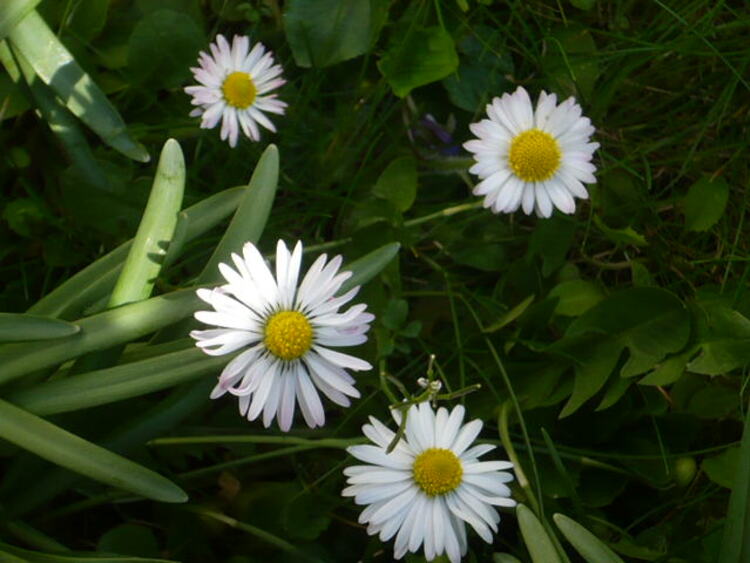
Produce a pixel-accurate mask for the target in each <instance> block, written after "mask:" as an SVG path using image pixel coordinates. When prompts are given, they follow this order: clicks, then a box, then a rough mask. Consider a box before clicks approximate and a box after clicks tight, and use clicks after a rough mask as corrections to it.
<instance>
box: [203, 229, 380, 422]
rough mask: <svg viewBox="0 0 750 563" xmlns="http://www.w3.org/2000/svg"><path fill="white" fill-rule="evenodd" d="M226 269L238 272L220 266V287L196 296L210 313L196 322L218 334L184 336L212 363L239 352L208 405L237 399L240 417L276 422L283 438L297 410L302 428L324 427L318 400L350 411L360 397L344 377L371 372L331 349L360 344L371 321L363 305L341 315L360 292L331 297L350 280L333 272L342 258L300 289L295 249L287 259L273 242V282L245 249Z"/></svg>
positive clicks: (321, 260) (311, 274)
mask: <svg viewBox="0 0 750 563" xmlns="http://www.w3.org/2000/svg"><path fill="white" fill-rule="evenodd" d="M232 261H233V262H234V266H235V268H236V269H235V268H232V267H231V266H228V265H227V264H219V270H220V271H221V274H222V275H223V276H224V279H225V280H226V282H227V283H226V284H224V285H222V286H220V287H217V288H215V289H199V290H198V292H197V293H198V297H200V298H201V299H202V300H203V301H205V302H206V303H208V304H209V305H211V307H213V309H214V310H213V311H198V312H197V313H195V318H196V319H198V320H199V321H201V322H203V323H206V324H208V325H214V326H215V327H217V328H211V329H208V330H194V331H192V332H191V333H190V336H192V337H193V338H195V339H196V340H197V342H196V346H198V347H199V348H201V349H202V350H203V351H204V352H205V353H206V354H210V355H212V356H220V355H222V354H229V353H232V352H235V351H237V350H240V349H243V348H244V349H245V350H244V351H243V352H242V353H240V354H239V355H238V356H236V357H235V358H233V359H232V361H230V362H229V363H228V364H227V366H226V367H225V368H224V371H223V372H222V373H221V376H220V377H219V382H218V384H217V385H216V387H215V388H214V390H213V391H212V392H211V398H212V399H216V398H218V397H221V396H222V395H224V394H225V393H230V394H232V395H236V396H237V397H238V398H239V407H240V414H241V415H242V416H245V417H247V419H248V420H255V419H256V418H258V417H259V416H260V415H261V414H262V415H263V424H264V425H265V426H266V427H268V426H269V425H270V424H271V421H272V420H273V418H274V416H275V417H276V419H277V421H278V424H279V427H280V428H281V429H282V430H283V431H285V432H286V431H287V430H289V428H290V427H291V425H292V419H293V418H294V409H295V403H296V404H298V405H299V408H300V410H301V411H302V416H303V417H304V419H305V422H306V423H307V425H308V426H310V427H311V428H315V427H316V426H322V425H323V424H324V422H325V413H324V411H323V404H322V403H321V400H320V396H319V393H323V395H325V396H326V397H328V398H329V399H330V400H331V401H333V402H334V403H336V404H337V405H341V406H344V407H348V406H349V404H350V402H349V397H359V391H357V389H355V388H354V386H353V384H354V378H352V376H351V375H349V373H347V371H346V370H347V369H351V370H355V371H360V370H369V369H372V366H371V365H370V364H369V363H367V362H366V361H364V360H361V359H359V358H356V357H354V356H350V355H348V354H344V353H341V352H336V351H334V350H332V349H331V347H336V348H337V347H341V346H356V345H358V344H362V343H363V342H365V341H366V340H367V336H366V333H367V331H368V330H369V329H370V324H369V323H370V322H372V320H373V319H374V318H375V317H374V316H373V315H371V314H370V313H366V312H365V309H366V308H367V305H364V304H359V305H353V306H352V307H349V308H348V309H347V310H346V311H343V312H339V309H340V308H341V307H342V306H343V305H345V304H346V303H348V302H349V301H351V300H352V298H353V297H354V296H355V295H356V294H357V291H359V286H357V287H355V288H353V289H351V290H349V291H347V292H346V293H344V294H342V295H339V296H336V293H337V292H338V291H339V289H340V288H341V285H342V284H343V283H344V282H345V281H346V280H347V279H349V278H350V277H351V275H352V273H351V272H339V268H340V266H341V256H336V257H335V258H333V259H332V260H330V261H328V262H327V261H326V255H325V254H323V255H321V256H319V257H318V259H317V260H315V262H313V264H312V266H310V269H309V270H308V271H307V273H306V274H305V276H304V278H303V279H302V282H301V283H299V284H298V283H297V282H298V279H299V275H300V264H301V261H302V243H301V242H298V243H297V245H296V246H295V247H294V251H293V252H292V253H290V252H289V250H287V247H286V245H285V244H284V243H283V242H282V241H279V242H278V245H277V247H276V276H275V277H274V275H273V274H272V273H271V271H270V270H269V268H268V266H267V265H266V262H265V261H264V260H263V257H262V256H261V254H260V252H258V249H257V248H255V246H254V245H253V244H251V243H247V244H245V246H244V247H243V249H242V256H240V255H238V254H232Z"/></svg>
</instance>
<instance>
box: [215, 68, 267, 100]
mask: <svg viewBox="0 0 750 563" xmlns="http://www.w3.org/2000/svg"><path fill="white" fill-rule="evenodd" d="M221 91H222V93H223V94H224V100H225V101H226V102H227V103H228V104H229V105H230V106H232V107H236V108H238V109H245V108H247V107H250V106H251V105H252V103H253V102H254V101H255V96H256V94H257V93H258V90H257V88H256V87H255V83H254V82H253V79H252V78H250V75H249V74H248V73H246V72H233V73H232V74H230V75H229V76H227V77H226V78H225V79H224V84H222V85H221Z"/></svg>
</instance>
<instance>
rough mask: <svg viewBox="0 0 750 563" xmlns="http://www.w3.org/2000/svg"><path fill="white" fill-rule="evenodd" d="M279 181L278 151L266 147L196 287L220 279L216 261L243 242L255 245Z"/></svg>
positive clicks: (269, 146) (223, 257)
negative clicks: (240, 201)
mask: <svg viewBox="0 0 750 563" xmlns="http://www.w3.org/2000/svg"><path fill="white" fill-rule="evenodd" d="M278 180H279V151H278V149H277V148H276V145H268V148H266V150H265V151H263V154H262V155H261V156H260V159H259V160H258V164H257V165H256V166H255V170H254V171H253V175H252V177H251V178H250V184H249V187H248V191H247V193H246V194H245V198H244V199H243V200H242V203H240V206H239V208H238V209H237V212H236V213H235V214H234V217H233V218H232V222H231V223H230V224H229V227H227V230H226V232H225V233H224V236H223V237H222V238H221V241H219V244H218V245H217V246H216V249H215V250H214V253H213V254H212V255H211V258H209V260H208V262H207V263H206V266H205V267H204V268H203V271H202V272H201V274H200V276H199V277H198V284H199V285H203V284H211V283H217V282H218V281H220V280H221V274H220V273H219V262H227V261H228V260H229V258H230V255H231V253H232V252H239V251H240V249H241V248H242V245H243V244H245V243H246V242H252V243H257V242H258V239H260V235H261V234H262V233H263V229H264V228H265V226H266V221H268V215H269V213H270V212H271V207H272V206H273V200H274V197H275V196H276V185H277V183H278Z"/></svg>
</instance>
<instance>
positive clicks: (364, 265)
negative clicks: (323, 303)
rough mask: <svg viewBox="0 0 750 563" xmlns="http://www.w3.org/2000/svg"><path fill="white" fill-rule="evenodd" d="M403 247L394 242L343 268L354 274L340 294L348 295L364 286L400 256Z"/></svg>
mask: <svg viewBox="0 0 750 563" xmlns="http://www.w3.org/2000/svg"><path fill="white" fill-rule="evenodd" d="M400 248H401V245H400V244H399V243H397V242H392V243H390V244H386V245H384V246H381V247H380V248H376V249H375V250H373V251H372V252H368V253H367V254H365V255H364V256H362V257H361V258H358V259H357V260H355V261H354V262H352V263H351V264H348V265H346V266H344V268H342V269H343V270H348V271H350V272H352V277H350V278H349V279H348V280H346V281H345V282H344V283H343V284H342V285H341V289H339V294H343V293H346V292H347V291H349V290H350V289H352V288H353V287H355V286H357V285H363V284H365V283H367V282H368V281H370V280H371V279H372V278H374V277H375V276H377V275H378V274H379V273H380V271H381V270H382V269H383V268H385V267H386V266H387V265H388V263H389V262H390V261H391V260H393V258H394V257H395V256H396V254H398V251H399V249H400Z"/></svg>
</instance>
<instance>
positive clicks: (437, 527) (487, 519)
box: [342, 402, 515, 563]
mask: <svg viewBox="0 0 750 563" xmlns="http://www.w3.org/2000/svg"><path fill="white" fill-rule="evenodd" d="M464 412H465V411H464V408H463V407H461V406H457V407H455V408H454V409H453V410H452V411H451V412H450V413H449V412H448V411H447V410H446V409H445V408H440V409H439V410H438V411H437V413H436V412H435V411H434V410H433V408H432V407H431V406H430V404H429V403H428V402H424V403H421V404H419V405H412V406H411V407H409V409H408V411H407V413H406V416H407V418H406V421H407V422H406V424H407V427H406V432H405V436H404V438H403V439H402V440H401V441H400V442H399V445H398V446H397V447H396V449H395V450H394V451H393V452H391V453H389V454H386V453H385V452H386V449H387V448H388V445H389V444H390V441H391V439H392V437H393V431H391V430H390V429H388V428H386V427H385V425H384V424H382V423H381V422H380V421H378V420H377V419H375V418H372V417H371V418H370V422H369V424H365V425H364V426H363V431H364V433H365V435H366V436H367V437H368V438H369V439H370V440H372V441H373V442H374V443H375V445H357V446H350V447H349V448H347V451H348V452H349V453H350V454H351V455H352V456H353V457H355V458H357V459H358V460H360V461H362V462H364V463H365V465H355V466H352V467H349V468H346V469H344V475H345V476H346V477H347V484H348V486H347V487H346V488H344V490H343V491H342V495H343V496H347V497H354V499H355V503H356V504H360V505H365V508H364V509H363V510H362V512H361V513H360V516H359V522H361V523H363V524H368V526H367V533H368V534H370V535H378V536H379V537H380V540H381V541H384V542H385V541H389V540H390V539H391V538H394V537H395V541H394V546H393V555H394V558H395V559H400V558H402V557H403V556H404V555H405V554H406V553H407V552H415V551H417V550H419V549H420V547H421V548H422V550H423V552H424V556H425V559H427V560H432V559H435V558H437V557H439V556H441V555H445V556H447V558H448V559H449V560H450V561H451V563H459V561H460V559H461V556H462V555H463V554H465V553H466V551H467V547H468V544H467V539H466V529H465V524H464V523H468V524H469V525H470V526H471V527H472V528H473V529H474V530H475V531H476V532H477V533H478V534H479V535H480V537H481V538H482V539H483V540H484V541H486V542H492V534H493V532H496V531H497V524H498V522H499V521H500V517H499V515H498V513H497V511H496V509H495V508H494V506H505V507H512V506H515V501H514V500H512V499H511V498H510V490H509V489H508V488H507V486H506V485H505V483H507V482H508V481H510V480H512V478H513V476H512V474H510V473H507V472H502V471H501V470H502V469H510V467H512V464H510V463H509V462H507V461H481V462H480V461H477V458H478V457H479V456H481V455H483V454H485V453H487V452H488V451H490V450H491V449H493V448H494V446H473V447H469V446H471V443H472V442H473V441H474V439H475V438H476V437H477V435H478V433H479V431H480V430H481V428H482V423H481V421H479V420H473V421H471V422H469V423H467V424H462V421H463V417H464ZM393 416H394V420H395V421H396V423H397V424H398V423H399V420H400V415H398V414H397V413H396V409H394V410H393ZM402 445H403V449H400V448H401V447H402Z"/></svg>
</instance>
